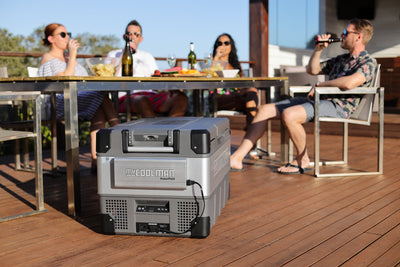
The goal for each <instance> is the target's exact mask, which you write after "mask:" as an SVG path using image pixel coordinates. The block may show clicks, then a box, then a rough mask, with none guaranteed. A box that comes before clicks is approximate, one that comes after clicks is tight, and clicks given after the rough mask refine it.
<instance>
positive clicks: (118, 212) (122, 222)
mask: <svg viewBox="0 0 400 267" xmlns="http://www.w3.org/2000/svg"><path fill="white" fill-rule="evenodd" d="M106 213H108V214H109V215H110V216H111V217H112V218H113V219H114V229H115V230H117V229H119V230H127V229H128V204H127V201H126V200H123V199H106Z"/></svg>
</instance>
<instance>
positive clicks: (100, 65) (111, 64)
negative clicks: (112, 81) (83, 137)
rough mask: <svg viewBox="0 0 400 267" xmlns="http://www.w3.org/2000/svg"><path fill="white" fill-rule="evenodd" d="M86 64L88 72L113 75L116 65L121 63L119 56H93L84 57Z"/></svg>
mask: <svg viewBox="0 0 400 267" xmlns="http://www.w3.org/2000/svg"><path fill="white" fill-rule="evenodd" d="M85 61H86V64H87V65H88V67H89V70H90V72H91V73H92V74H93V75H95V76H114V74H115V71H116V69H117V67H118V66H119V65H120V64H121V58H114V57H93V58H86V59H85Z"/></svg>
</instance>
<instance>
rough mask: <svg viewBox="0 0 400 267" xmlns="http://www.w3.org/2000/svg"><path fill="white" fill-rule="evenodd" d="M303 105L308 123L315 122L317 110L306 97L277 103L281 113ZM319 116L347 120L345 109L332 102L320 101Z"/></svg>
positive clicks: (312, 102)
mask: <svg viewBox="0 0 400 267" xmlns="http://www.w3.org/2000/svg"><path fill="white" fill-rule="evenodd" d="M297 105H301V106H302V107H303V108H304V110H305V111H306V114H307V120H306V122H309V121H312V120H314V116H315V113H314V112H315V109H314V101H308V99H307V98H306V97H294V98H290V99H285V100H282V101H278V102H276V103H275V106H276V108H277V109H278V110H279V113H280V114H282V112H283V111H284V110H285V109H287V108H289V107H292V106H297ZM319 116H321V117H332V118H346V114H345V112H344V111H343V109H342V108H341V107H340V106H338V105H337V104H336V103H335V102H333V101H331V100H320V103H319Z"/></svg>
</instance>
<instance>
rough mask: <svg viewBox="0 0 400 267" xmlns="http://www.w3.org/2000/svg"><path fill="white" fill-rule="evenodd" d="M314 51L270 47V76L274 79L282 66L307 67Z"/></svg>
mask: <svg viewBox="0 0 400 267" xmlns="http://www.w3.org/2000/svg"><path fill="white" fill-rule="evenodd" d="M312 52H313V50H309V49H296V48H286V47H279V46H277V45H269V50H268V53H269V54H268V60H269V66H268V76H270V77H273V76H276V75H275V74H277V73H276V71H277V70H279V69H280V66H281V65H289V66H306V65H307V64H308V61H309V59H310V57H311V54H312Z"/></svg>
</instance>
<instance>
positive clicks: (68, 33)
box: [54, 32, 72, 38]
mask: <svg viewBox="0 0 400 267" xmlns="http://www.w3.org/2000/svg"><path fill="white" fill-rule="evenodd" d="M58 34H59V35H60V36H61V38H65V37H67V35H68V36H69V37H71V36H72V35H71V33H70V32H60V33H57V34H54V35H58Z"/></svg>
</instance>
